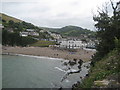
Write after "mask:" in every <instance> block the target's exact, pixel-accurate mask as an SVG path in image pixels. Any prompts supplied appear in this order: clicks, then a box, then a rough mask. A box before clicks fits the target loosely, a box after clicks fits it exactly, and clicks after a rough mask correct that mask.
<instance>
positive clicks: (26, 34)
mask: <svg viewBox="0 0 120 90" xmlns="http://www.w3.org/2000/svg"><path fill="white" fill-rule="evenodd" d="M20 36H22V37H27V36H28V32H20Z"/></svg>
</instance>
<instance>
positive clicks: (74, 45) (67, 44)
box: [59, 40, 87, 49]
mask: <svg viewBox="0 0 120 90" xmlns="http://www.w3.org/2000/svg"><path fill="white" fill-rule="evenodd" d="M59 43H60V45H59V47H60V48H71V49H79V48H83V47H85V46H86V45H87V44H86V43H82V41H77V40H62V41H60V42H59Z"/></svg>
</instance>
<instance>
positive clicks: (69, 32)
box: [43, 25, 95, 37]
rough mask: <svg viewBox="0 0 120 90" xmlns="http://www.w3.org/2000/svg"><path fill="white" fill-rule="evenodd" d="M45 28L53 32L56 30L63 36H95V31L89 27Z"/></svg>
mask: <svg viewBox="0 0 120 90" xmlns="http://www.w3.org/2000/svg"><path fill="white" fill-rule="evenodd" d="M43 29H45V30H48V31H52V32H56V33H60V34H62V35H63V36H70V37H80V36H81V35H87V36H88V35H89V36H92V37H94V36H95V32H93V31H90V30H88V29H83V28H81V27H78V26H72V25H70V26H65V27H62V28H43Z"/></svg>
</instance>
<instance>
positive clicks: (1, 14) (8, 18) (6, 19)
mask: <svg viewBox="0 0 120 90" xmlns="http://www.w3.org/2000/svg"><path fill="white" fill-rule="evenodd" d="M0 17H2V19H4V20H5V21H7V22H8V21H10V20H12V21H14V22H23V21H22V20H20V19H17V18H14V17H11V16H8V15H6V14H3V13H0Z"/></svg>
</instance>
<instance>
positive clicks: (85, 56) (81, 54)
mask: <svg viewBox="0 0 120 90" xmlns="http://www.w3.org/2000/svg"><path fill="white" fill-rule="evenodd" d="M2 53H13V54H24V55H34V56H46V57H52V58H63V59H66V60H73V59H74V58H75V59H78V60H79V59H82V60H83V61H89V60H90V59H91V56H92V55H93V54H94V53H95V51H87V50H83V49H79V50H77V52H75V53H71V52H69V51H67V50H59V49H53V48H50V47H10V46H8V47H6V46H3V47H2Z"/></svg>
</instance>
